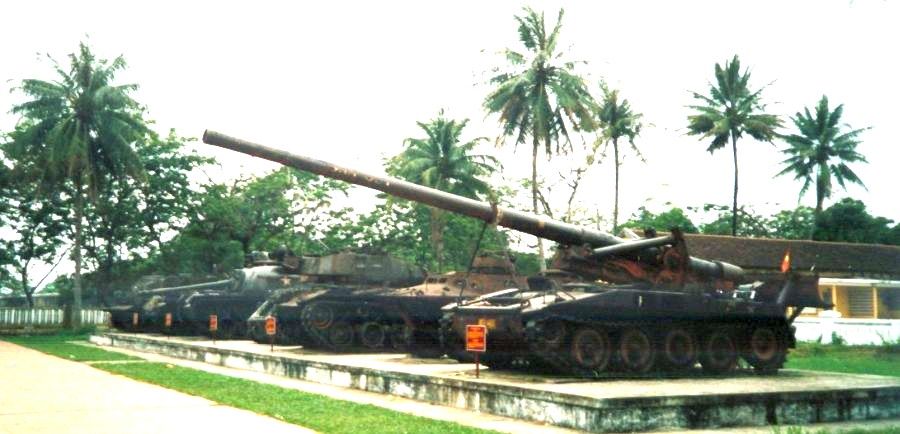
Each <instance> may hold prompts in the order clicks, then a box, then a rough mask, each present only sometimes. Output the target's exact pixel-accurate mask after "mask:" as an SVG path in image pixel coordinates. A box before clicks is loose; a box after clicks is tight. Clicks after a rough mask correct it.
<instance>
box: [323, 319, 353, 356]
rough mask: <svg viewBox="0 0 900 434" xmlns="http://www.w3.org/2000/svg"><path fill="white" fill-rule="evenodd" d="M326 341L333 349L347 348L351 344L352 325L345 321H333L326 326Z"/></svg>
mask: <svg viewBox="0 0 900 434" xmlns="http://www.w3.org/2000/svg"><path fill="white" fill-rule="evenodd" d="M328 341H329V343H331V345H332V346H333V347H334V349H335V350H347V349H349V348H350V347H351V346H352V345H353V326H351V325H350V324H349V323H347V322H346V321H335V322H334V323H333V324H331V327H329V328H328Z"/></svg>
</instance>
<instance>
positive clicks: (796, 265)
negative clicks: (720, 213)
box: [684, 234, 900, 278]
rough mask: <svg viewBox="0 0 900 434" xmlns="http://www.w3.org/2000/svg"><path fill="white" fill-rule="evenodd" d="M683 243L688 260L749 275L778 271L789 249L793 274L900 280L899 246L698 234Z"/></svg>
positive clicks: (686, 236)
mask: <svg viewBox="0 0 900 434" xmlns="http://www.w3.org/2000/svg"><path fill="white" fill-rule="evenodd" d="M684 239H685V242H686V243H687V248H688V252H689V253H690V254H691V256H695V257H698V258H703V259H710V260H718V261H723V262H728V263H731V264H734V265H738V266H740V267H742V268H744V269H745V270H748V271H772V270H778V269H779V268H780V267H781V261H782V258H783V257H784V253H785V252H786V251H787V250H788V249H790V251H791V266H792V268H793V269H795V270H807V271H816V272H818V273H819V274H820V275H822V276H823V277H877V278H900V246H889V245H883V244H854V243H834V242H823V241H809V240H780V239H771V238H743V237H731V236H725V235H700V234H685V235H684Z"/></svg>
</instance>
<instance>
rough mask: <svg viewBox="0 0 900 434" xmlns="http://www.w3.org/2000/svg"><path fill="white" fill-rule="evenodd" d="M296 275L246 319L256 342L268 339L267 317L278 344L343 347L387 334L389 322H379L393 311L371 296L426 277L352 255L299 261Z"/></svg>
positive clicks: (384, 259) (398, 264) (385, 260)
mask: <svg viewBox="0 0 900 434" xmlns="http://www.w3.org/2000/svg"><path fill="white" fill-rule="evenodd" d="M296 272H297V275H298V277H299V279H298V281H297V283H296V284H295V285H292V286H291V287H289V288H282V289H279V290H277V291H275V292H274V293H272V294H271V296H270V297H269V298H268V299H267V300H266V301H265V302H264V303H263V304H262V305H260V306H259V308H258V309H256V311H255V312H253V314H252V315H250V318H249V320H248V323H249V326H250V336H251V337H252V338H253V339H254V340H255V341H257V342H268V341H269V338H268V336H267V335H266V333H265V321H266V318H267V317H269V316H273V317H275V318H276V319H277V321H278V326H277V330H278V332H277V336H276V338H277V340H278V342H279V343H285V344H301V345H304V346H307V347H317V346H319V347H321V346H325V347H330V346H333V347H337V348H344V347H347V346H350V345H351V344H352V343H353V342H354V341H355V336H357V335H361V336H363V337H366V336H371V335H372V334H375V333H378V332H381V333H384V334H385V336H386V334H387V333H388V330H389V329H390V327H389V324H383V323H378V321H379V320H382V321H385V320H386V319H387V318H393V315H391V313H393V312H386V311H385V310H387V308H386V307H384V306H379V305H376V304H375V303H374V302H373V301H372V300H371V297H372V296H375V295H377V294H383V293H386V292H389V291H390V290H391V288H396V287H402V286H406V285H411V284H414V283H419V282H422V280H423V279H424V276H425V273H424V272H423V271H422V269H421V268H418V267H416V266H414V265H412V264H409V263H407V262H404V261H401V260H398V259H395V258H392V257H390V256H387V255H383V254H364V253H353V252H341V253H337V254H333V255H327V256H321V257H308V256H306V257H301V258H299V260H298V261H297V265H296ZM385 336H382V338H383V339H384V338H385ZM363 341H364V342H367V341H365V340H364V339H363Z"/></svg>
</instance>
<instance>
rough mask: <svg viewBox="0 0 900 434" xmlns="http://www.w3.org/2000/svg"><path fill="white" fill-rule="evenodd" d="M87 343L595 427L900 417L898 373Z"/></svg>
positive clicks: (172, 342)
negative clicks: (496, 361) (583, 364)
mask: <svg viewBox="0 0 900 434" xmlns="http://www.w3.org/2000/svg"><path fill="white" fill-rule="evenodd" d="M91 342H93V343H95V344H98V345H109V346H114V347H119V348H127V349H132V350H138V351H144V352H151V353H157V354H164V355H168V356H172V357H178V358H182V359H187V360H195V361H201V362H206V363H210V364H214V365H221V366H227V367H231V368H239V369H247V370H252V371H258V372H265V373H270V374H276V375H283V376H286V377H291V378H298V379H303V380H307V381H312V382H317V383H323V384H330V385H335V386H341V387H350V388H355V389H360V390H367V391H371V392H379V393H386V394H392V395H396V396H401V397H405V398H412V399H417V400H421V401H426V402H431V403H434V404H440V405H446V406H451V407H457V408H463V409H469V410H476V411H482V412H486V413H491V414H497V415H501V416H508V417H514V418H519V419H525V420H532V421H537V422H542V423H548V424H552V425H558V426H562V427H567V428H575V429H581V430H586V431H594V432H611V431H616V432H619V431H645V430H658V429H679V428H680V429H695V428H719V427H737V426H762V425H767V424H780V425H795V424H812V423H823V422H838V421H862V420H878V419H895V418H900V379H897V378H890V377H880V376H870V375H845V374H829V373H819V372H808V371H792V370H784V371H782V372H781V373H780V374H779V375H776V376H757V375H754V374H752V373H738V374H736V375H734V376H732V377H728V378H710V377H701V378H696V377H694V378H666V379H659V378H641V379H601V380H584V379H573V378H564V377H550V376H536V375H529V374H524V373H516V372H492V371H490V370H482V376H481V378H479V379H475V378H474V370H475V366H474V365H472V364H461V363H456V362H454V361H448V360H445V359H413V358H410V357H408V356H406V355H402V354H329V353H321V352H313V351H307V350H304V349H302V348H299V347H278V346H276V347H275V351H274V352H271V351H270V350H269V346H267V345H260V344H255V343H253V342H249V341H218V342H216V343H215V344H213V343H212V342H211V341H209V340H204V339H202V338H183V337H182V338H175V337H173V338H166V337H163V336H154V335H143V334H124V333H106V334H101V335H96V336H92V337H91Z"/></svg>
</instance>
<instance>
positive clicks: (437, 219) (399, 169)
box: [388, 110, 499, 271]
mask: <svg viewBox="0 0 900 434" xmlns="http://www.w3.org/2000/svg"><path fill="white" fill-rule="evenodd" d="M468 122H469V120H468V119H464V120H462V121H456V120H452V119H447V118H445V117H444V111H443V110H441V111H440V113H438V116H437V117H436V118H435V119H432V120H431V121H429V122H428V123H424V122H417V123H416V124H417V125H418V126H419V128H421V129H422V131H423V132H424V133H425V137H424V138H408V139H406V140H405V145H406V149H405V150H404V151H403V153H401V154H400V155H398V156H396V157H395V158H394V161H391V162H388V166H389V169H390V170H389V171H390V172H393V174H395V175H397V176H400V177H401V178H404V179H406V180H408V181H411V182H415V183H417V184H421V185H425V186H427V187H431V188H435V189H438V190H443V191H447V192H450V193H454V194H458V195H461V196H466V197H470V198H477V197H478V196H486V195H490V193H491V189H490V187H489V186H488V184H487V183H486V182H485V181H483V180H482V179H481V178H482V177H484V176H488V175H490V174H491V173H492V172H493V171H494V168H495V167H497V166H498V165H499V161H497V160H496V159H495V158H493V157H491V156H488V155H482V154H473V153H472V152H473V151H474V149H475V147H476V146H477V145H478V144H479V143H481V142H483V141H485V140H487V139H486V138H484V137H477V138H475V139H472V140H469V141H467V142H465V143H462V140H461V138H460V137H461V136H462V132H463V129H464V128H465V127H466V124H467V123H468ZM430 212H431V224H430V227H431V237H430V238H431V242H432V246H433V248H434V253H435V258H436V259H437V263H438V270H439V271H443V270H442V269H443V265H444V261H443V258H444V252H443V250H444V228H445V226H446V224H447V219H446V212H445V211H443V210H440V209H438V208H434V207H431V208H430Z"/></svg>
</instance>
